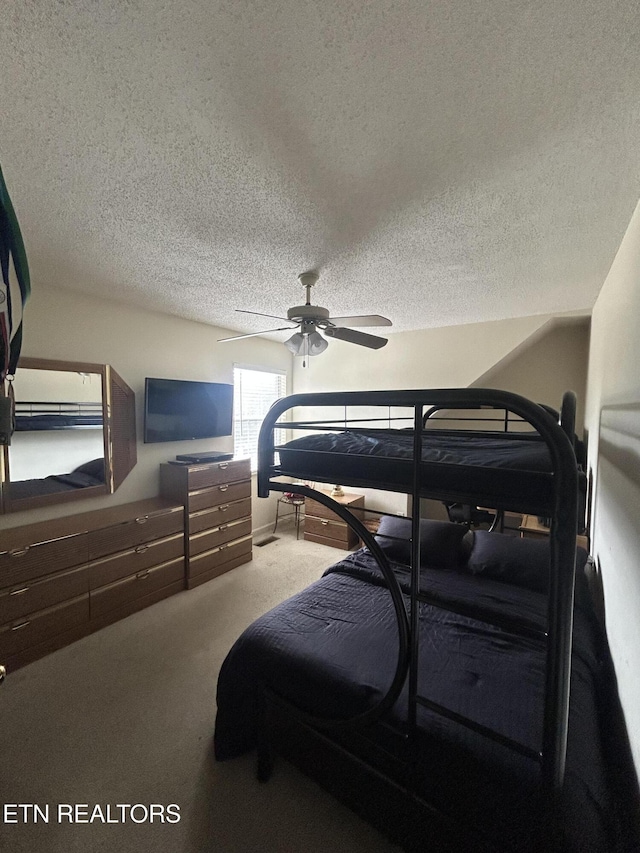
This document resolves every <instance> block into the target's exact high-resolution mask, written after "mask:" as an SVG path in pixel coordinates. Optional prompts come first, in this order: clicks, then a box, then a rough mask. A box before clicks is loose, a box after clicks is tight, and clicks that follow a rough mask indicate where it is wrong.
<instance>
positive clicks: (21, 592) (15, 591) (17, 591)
mask: <svg viewBox="0 0 640 853" xmlns="http://www.w3.org/2000/svg"><path fill="white" fill-rule="evenodd" d="M28 590H29V587H28V586H23V587H22V588H21V589H12V590H11V592H10V593H9V595H10V596H11V595H24V593H25V592H28Z"/></svg>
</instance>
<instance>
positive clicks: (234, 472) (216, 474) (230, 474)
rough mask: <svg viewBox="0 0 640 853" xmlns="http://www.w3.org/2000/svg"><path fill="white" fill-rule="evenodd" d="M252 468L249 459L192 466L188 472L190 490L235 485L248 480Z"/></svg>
mask: <svg viewBox="0 0 640 853" xmlns="http://www.w3.org/2000/svg"><path fill="white" fill-rule="evenodd" d="M250 477H251V468H250V465H249V460H248V459H230V460H229V461H227V462H215V463H214V464H213V465H202V466H190V467H189V472H188V485H189V490H190V491H191V490H192V489H202V488H205V487H206V486H218V485H220V484H221V483H233V482H235V481H237V480H248V479H250Z"/></svg>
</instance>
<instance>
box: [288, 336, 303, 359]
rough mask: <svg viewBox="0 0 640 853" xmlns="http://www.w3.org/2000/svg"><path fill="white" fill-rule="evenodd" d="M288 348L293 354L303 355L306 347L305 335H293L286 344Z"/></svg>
mask: <svg viewBox="0 0 640 853" xmlns="http://www.w3.org/2000/svg"><path fill="white" fill-rule="evenodd" d="M284 345H285V346H286V348H287V349H288V350H289V351H290V352H292V353H293V354H294V355H302V348H303V346H304V335H302V334H301V333H300V332H296V333H295V335H291V337H290V338H287V340H286V341H285V342H284Z"/></svg>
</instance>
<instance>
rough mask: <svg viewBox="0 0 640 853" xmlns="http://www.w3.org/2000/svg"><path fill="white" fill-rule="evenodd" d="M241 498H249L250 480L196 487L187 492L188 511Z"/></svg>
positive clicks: (195, 510)
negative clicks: (204, 487) (196, 488)
mask: <svg viewBox="0 0 640 853" xmlns="http://www.w3.org/2000/svg"><path fill="white" fill-rule="evenodd" d="M242 498H251V481H250V480H245V481H243V482H241V483H221V484H220V485H219V486H214V487H213V488H208V489H198V490H197V491H195V492H189V497H188V501H189V503H188V506H189V512H190V513H191V512H197V511H198V510H200V509H207V507H212V506H218V505H219V504H226V503H232V502H233V501H237V500H241V499H242Z"/></svg>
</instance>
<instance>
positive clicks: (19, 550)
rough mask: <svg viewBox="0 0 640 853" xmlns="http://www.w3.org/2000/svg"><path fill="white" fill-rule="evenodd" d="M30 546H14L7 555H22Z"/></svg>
mask: <svg viewBox="0 0 640 853" xmlns="http://www.w3.org/2000/svg"><path fill="white" fill-rule="evenodd" d="M30 547H31V546H30V545H27V546H26V547H25V548H14V549H13V550H11V551H9V556H10V557H24V555H25V554H26V553H27V551H28V550H29V548H30Z"/></svg>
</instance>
